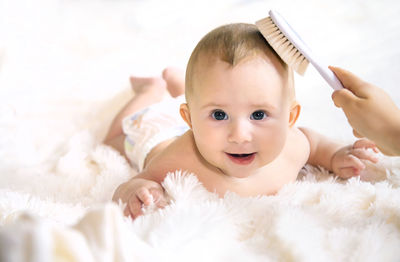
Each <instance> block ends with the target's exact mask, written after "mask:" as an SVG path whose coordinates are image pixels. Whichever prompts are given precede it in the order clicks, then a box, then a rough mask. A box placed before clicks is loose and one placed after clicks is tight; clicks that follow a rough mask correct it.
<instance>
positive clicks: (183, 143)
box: [146, 131, 199, 176]
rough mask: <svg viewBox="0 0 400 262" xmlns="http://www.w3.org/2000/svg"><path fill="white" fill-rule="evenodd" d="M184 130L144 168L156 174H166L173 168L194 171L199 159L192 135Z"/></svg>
mask: <svg viewBox="0 0 400 262" xmlns="http://www.w3.org/2000/svg"><path fill="white" fill-rule="evenodd" d="M189 132H190V131H188V132H186V133H185V134H183V135H182V136H179V137H177V138H176V139H175V140H174V141H173V142H172V143H170V144H169V145H168V146H167V147H166V148H164V149H163V150H162V151H161V152H160V153H158V154H157V155H156V156H154V157H153V158H152V159H151V161H149V163H148V165H147V166H146V170H148V172H150V173H152V174H157V176H162V175H164V176H165V175H166V173H168V172H174V171H175V170H182V171H191V172H194V171H195V170H193V169H196V167H197V166H199V161H198V160H197V154H196V150H195V144H194V140H193V138H192V136H191V135H190V133H189Z"/></svg>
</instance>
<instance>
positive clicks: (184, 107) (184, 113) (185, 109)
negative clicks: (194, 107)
mask: <svg viewBox="0 0 400 262" xmlns="http://www.w3.org/2000/svg"><path fill="white" fill-rule="evenodd" d="M179 113H180V114H181V117H182V118H183V120H184V121H185V122H186V123H187V124H188V126H189V127H190V128H192V120H191V118H190V111H189V106H188V104H187V103H184V104H181V106H180V108H179Z"/></svg>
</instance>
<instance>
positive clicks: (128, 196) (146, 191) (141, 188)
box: [113, 178, 167, 219]
mask: <svg viewBox="0 0 400 262" xmlns="http://www.w3.org/2000/svg"><path fill="white" fill-rule="evenodd" d="M119 199H121V201H122V203H126V208H125V210H124V215H125V216H131V217H132V219H135V218H137V217H138V216H140V215H142V214H143V208H144V207H145V206H150V205H152V204H154V205H155V206H156V207H158V208H163V207H165V206H166V205H167V201H166V199H165V196H164V189H163V188H162V186H161V185H160V184H158V183H157V182H154V181H152V180H147V179H143V178H133V179H131V180H129V181H128V182H126V183H123V184H121V185H120V186H119V187H118V188H117V190H116V191H115V193H114V196H113V201H116V202H118V201H119Z"/></svg>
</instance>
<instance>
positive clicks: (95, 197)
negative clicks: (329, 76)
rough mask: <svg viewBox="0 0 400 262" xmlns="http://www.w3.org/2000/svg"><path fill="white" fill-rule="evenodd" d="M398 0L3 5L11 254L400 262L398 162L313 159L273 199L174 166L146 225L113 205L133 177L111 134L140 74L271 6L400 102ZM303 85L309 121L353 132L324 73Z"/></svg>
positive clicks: (0, 190)
mask: <svg viewBox="0 0 400 262" xmlns="http://www.w3.org/2000/svg"><path fill="white" fill-rule="evenodd" d="M399 3H400V2H398V1H397V0H382V1H365V0H354V1H347V0H336V1H330V2H329V1H325V2H321V1H319V0H307V1H305V0H302V1H292V0H290V1H288V0H287V1H286V0H266V1H241V0H224V1H214V0H203V1H192V0H186V1H183V0H171V1H161V0H147V1H126V0H120V1H107V0H104V1H101V0H99V1H90V0H79V1H76V0H64V1H53V0H16V1H0V37H1V38H0V39H1V41H0V99H1V103H0V235H1V237H0V261H41V262H42V261H131V260H134V259H136V260H138V261H159V260H163V261H166V260H168V261H169V260H172V259H175V260H190V261H196V260H199V261H204V260H205V261H208V260H210V261H224V260H233V261H243V260H245V261H257V260H262V261H399V260H400V249H399V248H398V247H399V246H400V222H399V221H400V191H399V186H400V172H399V169H400V161H399V159H398V158H385V157H382V159H381V163H380V164H378V165H377V166H369V167H368V171H367V172H365V173H364V174H363V179H364V181H360V180H359V179H358V178H353V179H351V180H349V181H341V180H335V179H334V178H333V177H332V176H331V175H329V174H327V173H326V172H325V171H323V170H320V169H317V168H312V167H307V168H306V169H304V170H303V171H302V174H301V175H300V177H299V180H298V182H296V183H294V184H290V185H287V186H286V187H285V188H283V189H282V190H281V191H280V192H279V194H277V195H276V196H270V197H259V198H240V197H238V196H236V195H234V194H228V195H227V196H226V197H225V198H224V199H217V198H216V196H215V195H213V194H212V193H209V192H207V191H205V190H204V189H203V188H202V187H201V185H199V184H198V182H197V180H196V179H195V177H191V176H183V177H182V176H180V175H178V174H174V175H171V176H169V177H168V179H167V180H166V181H165V187H166V189H167V191H168V193H169V195H170V197H171V205H169V206H168V207H167V208H165V209H163V210H153V209H149V210H147V211H146V215H145V216H143V217H141V218H140V219H138V220H136V221H134V222H133V223H132V222H131V221H129V220H127V219H125V218H123V217H122V216H121V212H120V208H119V207H118V206H116V205H112V204H111V203H110V199H111V196H112V194H113V191H114V189H115V188H116V187H117V185H119V184H120V183H122V182H124V181H126V180H127V179H129V178H130V177H131V176H132V175H133V174H134V172H133V170H132V169H131V168H130V166H129V165H128V164H127V162H126V161H125V160H124V159H123V158H122V157H121V156H120V155H119V154H117V153H116V152H115V151H113V150H112V149H111V148H108V147H105V146H103V145H102V144H101V139H102V137H103V136H104V133H105V132H106V129H107V127H108V125H109V123H110V121H111V119H112V117H113V116H114V115H115V113H116V112H117V111H118V110H119V108H120V107H121V106H122V104H123V103H124V102H126V100H127V99H129V98H130V97H131V91H130V90H129V86H128V81H127V80H128V76H129V75H130V74H135V75H157V74H159V73H160V71H161V69H162V68H163V67H165V66H166V65H171V64H173V65H177V66H179V67H181V68H184V67H185V64H186V61H187V59H188V57H189V55H190V52H191V50H192V49H193V47H194V45H195V44H196V43H197V42H198V40H199V39H200V38H201V36H202V35H204V34H205V33H206V32H208V31H209V30H211V29H212V28H215V27H216V26H219V25H221V24H224V23H230V22H249V23H253V22H255V21H256V20H257V19H260V18H263V17H265V16H266V14H267V11H268V10H269V9H271V8H274V9H277V10H279V11H280V12H281V13H282V14H283V15H285V16H286V17H287V18H288V20H289V22H291V23H292V24H293V25H294V27H295V28H296V29H298V31H299V33H300V34H301V35H302V37H303V38H304V39H305V40H307V42H308V43H309V44H310V47H311V48H313V49H314V50H315V51H316V53H317V54H321V55H322V56H323V58H325V60H326V61H329V63H330V64H333V65H339V66H343V67H345V68H348V69H350V70H352V71H354V72H355V73H357V74H359V75H360V76H362V77H363V78H365V79H366V80H368V81H371V82H373V83H375V84H377V85H378V86H380V87H382V88H384V89H385V90H386V91H387V92H388V93H389V94H390V95H391V96H392V97H393V99H394V100H395V102H396V103H397V104H398V105H399V102H400V92H398V83H399V82H400V75H399V74H398V72H399V71H400V52H399V51H398V50H399V49H398V46H399V45H400V43H399V39H400V20H399V19H398V14H399V13H400V4H399ZM327 39H328V41H327ZM296 82H297V89H296V93H297V97H298V99H299V101H300V103H301V104H302V106H303V108H302V109H303V110H302V114H301V116H300V119H299V125H305V126H308V127H311V128H314V129H316V130H317V131H320V132H321V133H324V134H326V135H329V136H332V137H333V138H336V139H339V140H343V141H345V142H352V141H353V140H354V138H353V137H352V134H351V128H350V127H349V126H348V124H347V121H346V119H345V117H344V115H343V113H342V112H341V111H340V110H338V109H336V108H335V107H334V106H333V103H332V101H331V99H330V94H331V90H330V89H329V87H328V86H327V85H326V83H324V81H323V80H322V79H321V78H320V77H319V76H318V74H317V73H316V72H315V70H314V69H313V68H310V69H308V71H307V73H306V76H305V77H304V78H298V77H297V76H296Z"/></svg>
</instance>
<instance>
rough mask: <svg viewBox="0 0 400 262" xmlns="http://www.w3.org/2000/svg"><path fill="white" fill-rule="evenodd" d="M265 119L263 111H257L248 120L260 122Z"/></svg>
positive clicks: (265, 115)
mask: <svg viewBox="0 0 400 262" xmlns="http://www.w3.org/2000/svg"><path fill="white" fill-rule="evenodd" d="M266 117H267V114H265V112H264V111H261V110H258V111H255V112H253V113H252V114H251V116H250V119H252V120H262V119H264V118H266Z"/></svg>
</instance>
